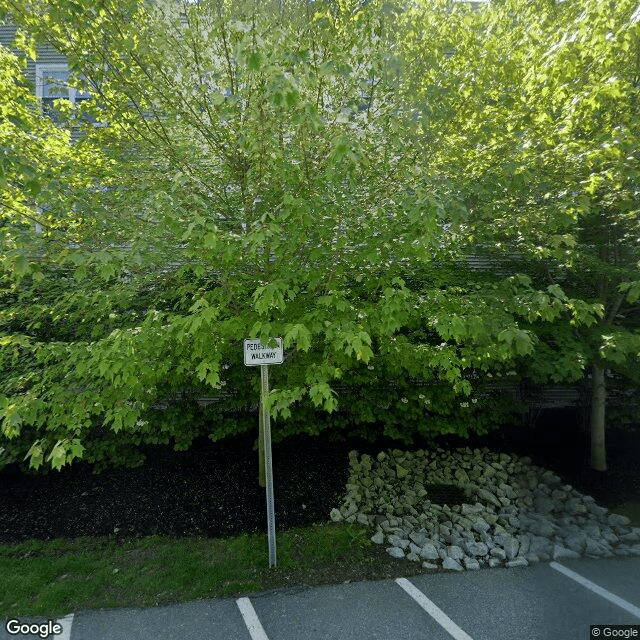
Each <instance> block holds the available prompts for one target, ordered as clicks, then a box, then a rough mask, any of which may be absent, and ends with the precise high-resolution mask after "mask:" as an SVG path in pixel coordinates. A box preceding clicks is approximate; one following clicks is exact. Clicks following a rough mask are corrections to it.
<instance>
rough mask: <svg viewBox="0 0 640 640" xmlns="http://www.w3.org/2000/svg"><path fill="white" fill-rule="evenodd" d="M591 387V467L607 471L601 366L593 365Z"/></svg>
mask: <svg viewBox="0 0 640 640" xmlns="http://www.w3.org/2000/svg"><path fill="white" fill-rule="evenodd" d="M591 385H592V386H591V467H592V468H593V469H595V470H596V471H606V470H607V449H606V446H605V437H604V436H605V421H604V413H605V406H606V402H607V396H606V386H605V377H604V369H603V368H602V367H601V366H600V365H599V364H594V365H593V379H592V382H591Z"/></svg>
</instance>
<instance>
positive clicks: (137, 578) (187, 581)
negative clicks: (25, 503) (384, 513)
mask: <svg viewBox="0 0 640 640" xmlns="http://www.w3.org/2000/svg"><path fill="white" fill-rule="evenodd" d="M369 535H370V533H369V532H368V531H367V530H366V529H364V528H362V527H360V526H358V525H348V524H336V523H327V524H322V525H313V526H310V527H303V528H297V529H291V530H289V531H286V532H279V533H278V534H277V536H276V538H277V550H278V558H277V560H278V562H277V566H276V567H274V568H269V567H268V545H267V536H266V534H254V535H248V534H244V535H240V536H237V537H233V538H226V539H207V538H178V539H175V538H167V537H159V536H154V537H149V538H142V539H125V540H122V541H118V540H116V539H115V538H114V537H108V538H77V539H73V540H52V541H29V542H22V543H18V544H12V545H7V544H5V545H0V575H1V576H2V580H1V581H0V617H2V618H8V617H14V616H36V615H46V616H61V615H65V614H67V613H69V612H71V611H78V610H82V609H102V608H111V607H150V606H154V605H161V604H168V603H174V602H186V601H190V600H197V599H200V598H215V597H219V596H228V595H243V594H247V593H251V592H255V591H262V590H267V589H271V588H275V587H282V586H294V585H316V584H328V583H335V582H340V581H344V580H350V579H351V580H357V579H367V578H370V577H377V572H376V571H375V567H376V566H377V563H379V562H380V561H381V560H384V558H381V555H380V552H381V553H382V554H383V555H384V556H386V558H389V556H387V554H386V553H384V551H383V550H382V549H379V547H377V545H374V544H373V543H372V542H371V541H370V540H369ZM407 564H410V563H407ZM411 564H413V563H411ZM383 577H386V575H385V576H383Z"/></svg>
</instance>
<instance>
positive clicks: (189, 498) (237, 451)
mask: <svg viewBox="0 0 640 640" xmlns="http://www.w3.org/2000/svg"><path fill="white" fill-rule="evenodd" d="M256 432H257V428H256ZM256 435H257V434H256ZM256 435H251V436H242V437H234V438H229V439H227V440H224V441H222V442H219V443H212V442H210V441H209V440H207V439H206V438H203V439H199V440H197V441H196V442H195V443H194V446H193V447H192V448H191V449H190V450H189V451H187V452H175V451H172V450H171V449H170V448H168V447H149V448H148V449H147V453H148V458H147V462H146V463H145V464H144V466H142V467H140V468H137V469H126V468H125V469H111V470H108V471H105V472H103V473H102V474H99V475H95V474H93V473H92V472H91V468H90V467H89V466H88V465H86V464H82V463H80V464H77V465H73V466H71V467H69V468H66V469H63V470H62V471H60V472H57V471H52V472H49V473H48V474H46V475H37V474H21V473H19V472H18V469H17V468H16V467H15V466H14V467H8V468H7V469H5V470H4V471H3V472H1V473H0V542H12V541H18V540H24V539H31V538H40V539H47V538H64V537H78V536H102V535H113V534H115V535H117V536H118V537H137V536H147V535H153V534H162V535H169V536H186V535H204V536H211V537H219V536H229V535H233V534H237V533H241V532H257V531H262V532H264V531H266V507H265V491H264V489H262V488H261V487H260V486H259V485H258V482H257V475H258V452H257V450H255V449H254V448H253V446H254V443H255V437H256ZM438 444H439V445H440V446H445V447H456V446H471V447H482V446H487V447H489V448H491V449H492V450H495V451H504V452H511V453H518V454H520V455H528V456H530V457H531V458H532V459H533V461H534V463H536V464H538V465H540V466H545V467H547V468H550V469H553V470H554V471H555V472H556V473H558V474H559V475H560V476H561V477H562V478H563V480H564V481H565V482H568V483H569V484H572V485H573V486H575V487H576V488H577V489H579V490H581V491H583V492H585V493H590V494H591V495H593V496H594V497H595V498H596V500H597V501H598V502H599V503H600V504H603V505H605V506H614V505H617V504H621V503H624V502H627V501H635V502H640V428H639V427H636V428H634V429H630V430H627V431H624V430H622V429H610V430H609V432H608V452H609V456H608V458H609V466H610V471H609V472H608V473H607V474H605V475H604V477H598V476H597V475H596V474H593V473H591V472H590V471H589V470H588V459H589V439H588V433H586V432H585V431H584V430H583V429H581V427H580V426H579V424H578V421H577V419H576V414H575V413H574V412H566V411H565V412H547V413H546V414H543V415H541V416H540V419H539V420H538V422H537V424H536V426H535V428H528V427H505V428H503V429H501V430H500V431H498V432H495V433H493V434H490V435H489V436H484V437H473V438H471V439H469V440H464V439H461V438H455V437H446V438H442V439H440V440H439V441H438ZM426 446H428V443H426V442H417V443H416V444H415V445H414V447H412V448H414V449H417V448H420V447H423V448H424V447H426ZM387 448H400V449H402V448H404V446H403V445H401V444H399V443H397V442H394V441H390V440H381V441H379V442H377V443H375V444H370V443H366V442H364V441H360V440H348V441H346V442H342V443H340V442H338V443H336V442H329V441H328V440H327V439H326V438H324V437H311V436H296V437H293V438H289V439H286V440H284V441H283V442H279V443H276V444H274V445H273V468H274V494H275V513H276V527H277V529H279V530H283V529H288V528H290V527H293V526H299V525H305V524H310V523H313V522H326V521H327V520H328V515H329V512H330V511H331V509H332V508H334V507H337V506H339V505H340V502H341V499H342V497H343V495H344V492H345V483H346V481H347V478H348V473H349V460H348V452H349V451H350V450H352V449H357V450H359V451H360V452H362V453H364V452H366V453H370V454H375V453H377V452H378V451H380V450H383V449H387ZM585 462H586V465H587V466H585ZM452 491H453V489H452V488H451V487H443V488H441V492H440V493H441V495H439V497H440V498H441V500H442V501H445V502H447V503H449V504H451V503H452V501H454V503H455V501H458V500H459V499H460V496H457V495H454V494H453V493H452ZM434 495H435V494H434Z"/></svg>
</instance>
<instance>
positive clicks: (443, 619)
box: [396, 578, 473, 640]
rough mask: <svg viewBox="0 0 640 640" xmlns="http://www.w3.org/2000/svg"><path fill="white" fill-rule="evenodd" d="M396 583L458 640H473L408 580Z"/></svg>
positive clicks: (404, 579) (399, 580)
mask: <svg viewBox="0 0 640 640" xmlns="http://www.w3.org/2000/svg"><path fill="white" fill-rule="evenodd" d="M396 582H397V583H398V585H399V586H401V587H402V588H403V589H404V590H405V591H406V592H407V593H408V594H409V595H410V596H411V597H412V598H413V599H414V600H415V601H416V602H417V603H418V604H419V605H420V606H421V607H422V608H423V609H424V610H425V611H426V612H427V613H428V614H429V615H430V616H431V617H432V618H433V619H434V620H435V621H436V622H437V623H438V624H439V625H440V626H441V627H442V628H443V629H445V631H447V632H448V633H449V634H450V635H451V636H453V637H454V638H455V639H456V640H473V638H472V637H471V636H470V635H468V634H467V633H465V632H464V631H463V630H462V629H461V628H460V627H459V626H458V625H457V624H456V623H455V622H454V621H453V620H452V619H451V618H450V617H449V616H448V615H447V614H446V613H445V612H444V611H442V609H439V608H438V607H437V606H436V605H435V604H434V603H433V602H431V600H429V598H427V596H425V595H424V593H422V591H420V589H418V588H417V587H414V586H413V584H412V583H411V582H409V581H408V580H407V579H406V578H397V579H396Z"/></svg>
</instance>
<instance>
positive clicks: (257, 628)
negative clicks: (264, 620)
mask: <svg viewBox="0 0 640 640" xmlns="http://www.w3.org/2000/svg"><path fill="white" fill-rule="evenodd" d="M236 604H237V605H238V609H240V613H241V614H242V618H243V619H244V623H245V624H246V625H247V629H248V630H249V633H250V635H251V640H269V638H268V637H267V634H266V633H265V632H264V629H263V628H262V625H261V624H260V620H259V619H258V614H257V613H256V610H255V609H254V608H253V605H252V604H251V600H249V598H239V599H238V600H236Z"/></svg>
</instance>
